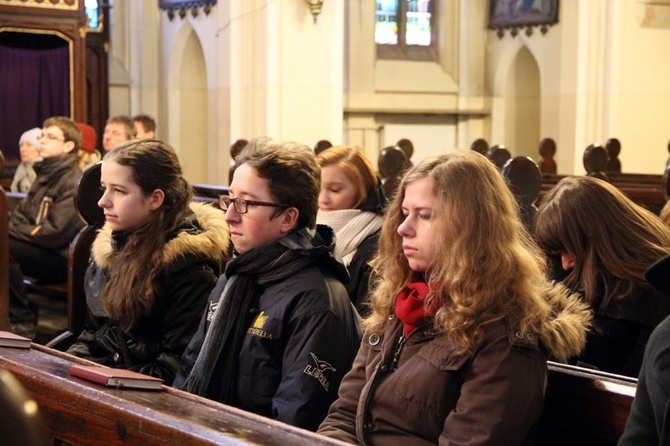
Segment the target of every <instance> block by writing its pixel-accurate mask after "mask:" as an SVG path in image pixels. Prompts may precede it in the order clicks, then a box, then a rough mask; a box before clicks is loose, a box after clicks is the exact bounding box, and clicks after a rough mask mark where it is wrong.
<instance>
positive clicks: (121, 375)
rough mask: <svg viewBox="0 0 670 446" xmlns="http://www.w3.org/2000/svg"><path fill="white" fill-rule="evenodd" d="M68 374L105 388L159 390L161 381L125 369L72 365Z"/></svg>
mask: <svg viewBox="0 0 670 446" xmlns="http://www.w3.org/2000/svg"><path fill="white" fill-rule="evenodd" d="M70 374H71V375H73V376H77V377H79V378H83V379H86V380H88V381H93V382H95V383H98V384H102V385H105V386H107V387H117V388H119V389H150V390H160V388H161V384H162V382H163V380H162V379H160V378H156V377H155V376H149V375H144V374H142V373H137V372H133V371H131V370H126V369H113V368H110V367H102V366H95V365H93V366H88V365H79V364H73V365H71V366H70Z"/></svg>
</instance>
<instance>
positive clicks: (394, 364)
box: [391, 335, 407, 371]
mask: <svg viewBox="0 0 670 446" xmlns="http://www.w3.org/2000/svg"><path fill="white" fill-rule="evenodd" d="M406 340H407V338H406V337H405V336H404V335H403V336H400V339H398V344H396V347H395V351H394V352H393V362H392V363H391V371H395V370H396V369H397V368H398V362H399V361H400V352H402V347H403V346H404V345H405V341H406Z"/></svg>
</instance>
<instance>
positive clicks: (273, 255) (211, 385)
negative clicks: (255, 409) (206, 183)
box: [182, 230, 318, 404]
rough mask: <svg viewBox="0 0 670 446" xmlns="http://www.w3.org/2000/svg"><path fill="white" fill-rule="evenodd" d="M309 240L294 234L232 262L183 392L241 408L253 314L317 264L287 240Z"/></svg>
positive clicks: (228, 267) (306, 251)
mask: <svg viewBox="0 0 670 446" xmlns="http://www.w3.org/2000/svg"><path fill="white" fill-rule="evenodd" d="M305 236H306V230H301V231H298V232H293V233H291V234H289V235H287V236H285V237H283V238H282V239H278V240H275V241H272V242H270V243H268V244H265V245H262V246H258V247H256V248H253V249H251V250H249V251H247V252H245V253H244V254H242V255H240V256H238V257H235V258H234V259H233V260H231V261H230V262H228V264H227V265H226V271H225V275H226V277H227V278H228V282H227V283H226V286H225V288H224V290H223V293H221V297H220V299H219V306H218V308H217V310H216V313H215V314H214V319H213V320H212V323H211V324H210V326H209V329H208V331H207V335H206V336H205V340H204V342H203V345H202V348H201V349H200V353H199V355H198V358H197V359H196V361H195V364H194V366H193V370H191V373H190V374H189V376H188V377H187V378H186V380H185V381H184V384H183V385H182V389H183V390H186V391H187V392H191V393H194V394H196V395H200V396H204V397H206V398H209V399H212V400H215V401H219V402H222V403H224V404H235V403H236V401H235V378H236V373H237V369H238V358H239V353H240V348H241V346H242V339H243V337H244V334H245V333H246V331H247V328H248V326H247V319H248V315H249V311H250V310H251V308H252V305H253V304H254V302H255V301H256V300H257V299H258V297H259V296H260V295H261V294H262V292H263V289H264V288H265V287H266V286H267V285H269V284H271V283H275V282H277V281H280V280H282V279H284V278H286V277H289V276H291V275H293V274H295V273H296V272H298V271H299V270H301V269H303V268H304V267H306V266H307V265H309V264H311V263H313V262H315V261H316V260H317V258H318V257H315V256H314V255H310V253H309V250H305V249H295V248H289V247H287V246H286V245H288V246H294V244H293V243H286V242H287V241H289V242H291V241H293V240H284V239H287V238H288V239H291V238H296V239H300V238H303V237H305Z"/></svg>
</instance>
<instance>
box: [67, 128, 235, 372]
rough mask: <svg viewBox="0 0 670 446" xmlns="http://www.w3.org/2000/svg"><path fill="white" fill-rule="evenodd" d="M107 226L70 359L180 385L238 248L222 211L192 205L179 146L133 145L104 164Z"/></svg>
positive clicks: (118, 150)
mask: <svg viewBox="0 0 670 446" xmlns="http://www.w3.org/2000/svg"><path fill="white" fill-rule="evenodd" d="M101 172H102V174H101V186H102V188H103V191H104V193H103V196H102V198H101V199H100V201H99V202H98V205H99V206H100V207H102V208H103V209H104V212H105V218H106V221H107V223H106V224H105V226H104V227H103V229H102V230H101V231H100V233H99V234H98V236H97V237H96V239H95V241H94V243H93V246H92V252H91V260H90V264H89V267H88V270H87V274H86V283H85V289H86V299H87V305H88V317H87V328H86V330H84V332H83V333H82V334H81V335H80V336H79V338H78V340H77V342H76V343H75V344H73V345H72V347H70V349H69V350H68V353H71V354H73V355H76V356H79V357H83V358H86V359H89V360H92V361H95V362H98V363H100V364H104V365H108V366H111V367H116V368H124V369H130V370H134V371H137V372H140V373H144V374H147V375H152V376H156V377H159V378H162V379H163V380H164V381H165V384H168V385H169V384H171V383H172V381H173V379H174V376H175V374H176V372H177V370H178V368H179V365H180V357H181V355H182V353H183V352H184V349H185V348H186V346H187V345H188V343H189V341H190V340H191V337H192V336H193V334H194V333H195V331H196V329H197V328H198V324H199V322H200V315H201V314H202V312H203V310H204V307H205V303H206V301H207V296H208V295H209V293H210V292H211V290H212V288H213V287H214V285H215V284H216V281H217V278H218V275H219V273H220V267H221V262H222V260H223V259H224V257H225V256H226V254H227V253H228V250H229V235H228V225H227V224H226V222H225V220H224V217H223V212H221V211H220V210H219V209H216V208H213V207H211V206H209V205H205V204H202V203H192V202H191V195H192V194H191V188H190V186H189V184H188V183H187V182H186V180H185V179H184V178H183V177H182V171H181V167H180V165H179V160H178V158H177V155H176V153H175V152H174V150H173V149H172V148H171V147H170V146H169V145H167V144H165V143H163V142H161V141H158V140H133V141H130V142H128V143H125V144H123V145H121V146H119V147H117V148H115V149H114V150H112V151H111V152H109V153H107V154H106V155H105V157H104V159H103V162H102V170H101Z"/></svg>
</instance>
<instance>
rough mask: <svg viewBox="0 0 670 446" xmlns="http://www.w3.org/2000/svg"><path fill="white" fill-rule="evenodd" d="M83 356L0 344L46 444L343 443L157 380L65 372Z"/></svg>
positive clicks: (1, 364) (1, 361)
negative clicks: (113, 380)
mask: <svg viewBox="0 0 670 446" xmlns="http://www.w3.org/2000/svg"><path fill="white" fill-rule="evenodd" d="M75 362H76V363H81V364H91V363H88V362H87V361H85V360H82V359H79V358H75V357H73V356H70V355H67V354H64V353H61V352H58V351H56V350H52V349H49V348H47V347H43V346H40V345H37V344H33V347H32V348H31V349H29V350H24V349H10V348H0V368H3V369H5V370H8V371H10V372H11V373H12V374H13V375H14V376H15V377H16V378H17V379H18V381H19V382H20V383H21V385H22V386H23V387H24V388H25V390H26V391H27V393H28V394H29V395H30V396H31V397H32V398H33V399H34V400H35V402H36V403H37V404H38V407H39V412H40V416H41V419H42V420H43V422H44V425H45V426H46V429H47V431H48V434H49V436H50V437H51V440H52V441H51V444H61V443H60V442H65V443H67V444H69V445H73V446H77V445H90V444H105V445H109V446H111V445H116V444H123V445H140V446H147V445H154V444H175V445H193V446H198V445H247V444H249V445H259V444H263V445H270V446H273V445H274V446H287V445H296V446H300V445H305V446H307V445H333V446H337V445H343V444H344V443H342V442H339V441H336V440H331V439H328V438H326V437H323V436H320V435H316V434H314V433H312V432H308V431H305V430H302V429H298V428H295V427H292V426H288V425H286V424H283V423H280V422H277V421H274V420H271V419H268V418H264V417H261V416H259V415H255V414H252V413H248V412H244V411H241V410H238V409H235V408H232V407H229V406H225V405H223V404H220V403H216V402H214V401H210V400H206V399H204V398H200V397H198V396H195V395H191V394H188V393H185V392H181V391H179V390H176V389H172V388H170V387H166V386H163V389H162V390H160V391H138V390H122V389H116V388H107V387H103V386H100V385H97V384H94V383H90V382H88V381H85V380H81V379H79V378H75V377H72V376H70V375H69V373H68V368H69V366H70V365H71V364H72V363H75Z"/></svg>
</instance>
